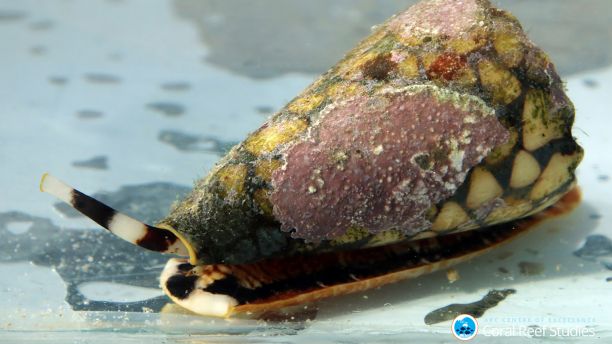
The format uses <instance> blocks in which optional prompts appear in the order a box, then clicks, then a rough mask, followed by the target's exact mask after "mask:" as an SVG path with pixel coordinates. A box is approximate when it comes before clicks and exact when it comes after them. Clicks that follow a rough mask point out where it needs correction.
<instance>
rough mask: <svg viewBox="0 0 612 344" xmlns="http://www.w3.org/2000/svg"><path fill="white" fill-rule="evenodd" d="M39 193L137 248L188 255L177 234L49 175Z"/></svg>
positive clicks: (44, 177) (45, 176) (43, 179)
mask: <svg viewBox="0 0 612 344" xmlns="http://www.w3.org/2000/svg"><path fill="white" fill-rule="evenodd" d="M40 191H42V192H46V193H49V194H51V195H53V196H55V197H57V198H59V199H60V200H62V201H64V202H66V203H68V204H69V205H71V206H72V207H73V208H74V209H76V210H78V211H79V212H81V213H82V214H83V215H85V216H87V217H89V218H90V219H92V220H93V221H95V222H96V223H97V224H99V225H100V226H102V227H104V228H106V229H107V230H108V231H109V232H111V233H113V234H115V235H116V236H118V237H120V238H121V239H123V240H125V241H128V242H130V243H132V244H134V245H138V246H140V247H143V248H146V249H147V250H151V251H156V252H161V253H171V254H177V255H180V256H189V252H188V250H187V247H186V246H185V245H184V244H183V242H182V241H181V240H180V239H179V238H178V237H177V235H176V234H175V233H172V232H171V231H169V230H167V229H162V228H158V227H153V226H150V225H147V224H144V223H142V222H140V221H138V220H136V219H134V218H132V217H130V216H128V215H125V214H123V213H120V212H118V211H116V210H115V209H113V208H111V207H109V206H108V205H106V204H104V203H102V202H100V201H98V200H97V199H95V198H92V197H91V196H88V195H86V194H84V193H82V192H80V191H79V190H76V189H75V188H73V187H71V186H69V185H68V184H66V183H64V182H62V181H61V180H59V179H57V178H55V177H54V176H52V175H50V174H48V173H45V174H44V175H43V176H42V179H41V181H40Z"/></svg>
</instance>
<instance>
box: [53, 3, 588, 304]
mask: <svg viewBox="0 0 612 344" xmlns="http://www.w3.org/2000/svg"><path fill="white" fill-rule="evenodd" d="M574 112H575V111H574V107H573V105H572V103H571V101H570V100H569V99H568V97H567V96H566V94H565V92H564V89H563V84H562V82H561V80H560V78H559V76H558V74H557V73H556V71H555V68H554V66H553V64H552V63H551V61H550V60H549V58H548V56H547V55H546V54H545V53H544V52H543V51H542V50H540V49H539V48H538V47H536V46H535V45H534V44H533V43H532V42H531V41H530V40H529V39H528V38H527V37H526V35H525V33H524V32H523V30H522V28H521V25H520V24H519V22H518V20H517V19H516V18H515V17H514V16H512V15H511V14H510V13H508V12H506V11H503V10H500V9H497V8H495V7H493V6H492V5H491V4H490V3H489V2H488V1H486V0H463V1H454V0H426V1H422V2H420V3H417V4H416V5H414V6H412V7H410V8H409V9H408V10H406V11H405V12H402V13H399V14H397V15H395V16H393V17H392V18H390V19H389V20H387V21H386V22H385V23H383V24H381V25H380V26H378V27H377V28H375V29H374V31H373V33H372V34H371V35H370V36H369V37H367V38H365V39H364V40H363V41H362V42H361V43H359V44H358V45H357V47H356V48H354V49H353V50H351V51H350V52H349V53H348V54H347V55H346V56H345V57H344V58H343V59H342V60H341V61H340V62H339V63H338V64H336V65H335V66H334V67H332V68H331V69H330V70H329V71H327V72H326V73H324V74H323V75H322V76H320V77H319V78H318V79H317V80H316V81H315V82H314V83H313V84H312V85H311V86H309V87H308V88H307V89H306V90H304V91H303V92H302V93H301V94H300V95H299V96H297V97H296V98H294V99H293V100H292V101H290V102H289V103H288V104H287V105H286V106H285V107H284V108H282V109H281V110H280V111H278V112H277V113H276V114H275V115H273V116H272V117H271V118H270V119H268V121H267V122H266V123H265V124H264V125H263V126H262V127H260V128H259V129H258V130H256V131H255V132H253V133H252V134H250V135H249V136H248V137H247V138H246V139H245V140H244V141H243V142H241V143H240V144H238V145H236V146H235V147H234V148H233V149H232V150H231V151H230V152H229V153H228V154H227V156H225V157H224V158H223V159H222V160H221V161H220V162H219V163H218V164H217V165H216V166H215V167H214V168H213V169H212V171H210V173H209V174H208V176H207V177H205V178H203V179H202V180H199V181H198V182H197V183H196V185H195V187H194V189H193V191H192V192H191V193H190V194H189V195H188V196H187V197H185V199H183V200H182V201H180V202H179V203H178V204H177V205H176V206H174V207H173V209H171V211H170V213H169V215H168V216H167V217H166V218H165V219H163V220H162V221H161V222H160V223H158V224H157V225H156V226H150V225H146V224H143V223H141V222H139V221H137V220H135V219H132V218H130V217H128V216H126V215H124V214H122V213H119V212H117V211H115V210H114V209H112V208H110V207H108V206H106V205H104V204H102V203H100V202H99V201H97V200H95V199H93V198H90V197H89V196H86V195H85V194H83V193H81V192H79V191H77V190H75V189H73V188H71V187H70V186H68V185H66V184H64V183H63V182H61V181H59V180H58V179H56V178H54V177H52V176H50V175H45V176H43V179H42V181H41V190H42V191H45V192H49V193H51V194H53V195H55V196H57V197H59V198H60V199H62V200H63V201H65V202H67V203H69V204H71V205H72V206H73V207H74V208H76V209H77V210H79V211H80V212H82V213H83V214H85V215H87V216H88V217H90V218H91V219H93V220H94V221H96V222H97V223H98V224H100V225H101V226H103V227H105V228H107V229H108V230H109V231H111V232H113V233H114V234H116V235H118V236H119V237H121V238H123V239H125V240H127V241H130V242H132V243H134V244H136V245H139V246H142V247H144V248H146V249H150V250H154V251H158V252H164V253H172V254H175V255H179V256H182V258H171V259H170V260H169V262H168V263H167V265H166V267H165V268H164V270H163V272H162V275H161V286H162V288H163V290H164V292H165V293H166V294H167V295H168V296H169V297H170V298H171V299H172V300H173V301H174V302H176V303H177V304H178V305H180V306H182V307H184V308H187V309H189V310H191V311H193V312H195V313H198V314H205V315H212V316H230V315H232V314H236V313H243V312H254V313H257V312H264V311H268V310H271V309H278V308H282V307H286V306H290V305H296V304H300V303H305V302H311V301H314V300H318V299H321V298H324V297H330V296H334V295H339V294H346V293H350V292H356V291H360V290H365V289H368V288H374V287H378V286H380V285H383V284H386V283H390V282H394V281H397V280H401V279H406V278H410V277H416V276H418V275H421V274H423V273H426V272H430V271H433V270H436V269H441V268H445V267H448V266H451V265H453V264H456V263H459V262H461V261H465V260H468V259H470V258H472V257H474V256H476V255H479V254H482V253H484V252H487V251H488V250H491V249H493V248H495V247H497V246H498V245H499V244H501V243H503V242H506V241H508V240H509V239H511V238H514V237H516V236H517V235H519V234H520V233H523V232H525V231H526V230H527V229H529V228H530V227H533V223H534V222H537V221H538V219H541V218H543V214H551V213H553V212H555V211H559V209H562V210H563V209H565V210H569V209H570V208H572V207H574V206H575V205H576V204H577V202H578V201H579V193H578V191H577V189H575V188H574V187H575V174H574V172H575V169H576V167H577V165H578V164H579V162H580V160H581V159H582V155H583V151H582V149H581V147H580V146H579V145H578V144H577V143H576V142H575V140H574V138H573V136H572V132H571V128H572V124H573V120H574ZM564 197H565V198H564Z"/></svg>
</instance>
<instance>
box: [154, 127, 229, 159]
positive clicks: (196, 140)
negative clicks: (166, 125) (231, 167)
mask: <svg viewBox="0 0 612 344" xmlns="http://www.w3.org/2000/svg"><path fill="white" fill-rule="evenodd" d="M157 138H158V139H159V140H160V141H161V142H163V143H166V144H169V145H171V146H173V147H174V148H176V149H178V150H181V151H185V152H209V153H215V154H218V155H224V154H225V153H227V152H228V151H229V150H230V149H231V148H232V147H233V146H234V145H236V144H237V142H234V141H224V140H220V139H218V138H215V137H213V136H209V135H194V134H187V133H184V132H181V131H177V130H162V131H161V132H160V133H159V135H158V136H157Z"/></svg>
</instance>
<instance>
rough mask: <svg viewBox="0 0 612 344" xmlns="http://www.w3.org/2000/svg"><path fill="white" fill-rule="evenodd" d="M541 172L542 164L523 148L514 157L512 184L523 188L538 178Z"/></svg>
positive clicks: (514, 186)
mask: <svg viewBox="0 0 612 344" xmlns="http://www.w3.org/2000/svg"><path fill="white" fill-rule="evenodd" d="M540 172H542V171H541V169H540V164H539V163H538V161H537V160H536V159H535V158H534V157H533V155H531V154H529V153H527V152H526V151H524V150H521V151H520V152H518V153H517V154H516V157H515V158H514V164H513V166H512V176H511V177H510V186H511V187H513V188H522V187H525V186H527V185H530V184H532V183H533V182H535V181H536V179H538V176H539V175H540Z"/></svg>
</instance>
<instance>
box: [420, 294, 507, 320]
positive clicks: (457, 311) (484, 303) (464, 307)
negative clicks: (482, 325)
mask: <svg viewBox="0 0 612 344" xmlns="http://www.w3.org/2000/svg"><path fill="white" fill-rule="evenodd" d="M515 293H516V290H514V289H504V290H491V291H489V293H487V295H485V296H484V297H483V298H482V299H481V300H478V301H476V302H472V303H465V304H461V303H454V304H451V305H448V306H445V307H442V308H439V309H436V310H434V311H431V312H430V313H429V314H427V315H426V316H425V324H427V325H432V324H437V323H439V322H442V321H446V320H452V319H454V318H455V317H457V316H458V315H461V314H471V315H472V316H474V317H476V318H479V317H481V316H482V315H483V314H484V313H485V312H486V311H487V310H489V309H491V308H493V307H495V306H497V304H498V303H500V302H501V301H503V300H504V299H505V298H506V297H508V295H511V294H515Z"/></svg>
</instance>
